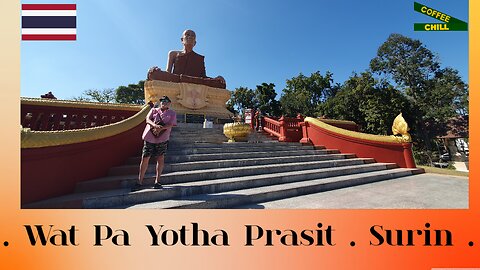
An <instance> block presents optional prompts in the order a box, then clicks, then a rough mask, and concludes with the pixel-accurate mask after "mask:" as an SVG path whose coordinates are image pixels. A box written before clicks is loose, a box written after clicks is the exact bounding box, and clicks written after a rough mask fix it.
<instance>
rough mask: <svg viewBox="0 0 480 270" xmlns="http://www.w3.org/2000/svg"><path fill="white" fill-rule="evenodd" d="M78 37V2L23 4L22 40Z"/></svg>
mask: <svg viewBox="0 0 480 270" xmlns="http://www.w3.org/2000/svg"><path fill="white" fill-rule="evenodd" d="M76 39H77V5H76V4H22V40H76Z"/></svg>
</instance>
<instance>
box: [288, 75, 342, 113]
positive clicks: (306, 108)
mask: <svg viewBox="0 0 480 270" xmlns="http://www.w3.org/2000/svg"><path fill="white" fill-rule="evenodd" d="M337 91H338V85H333V74H332V73H331V72H329V71H327V73H326V74H325V76H322V75H321V74H320V72H319V71H317V72H314V73H312V74H311V75H310V77H306V76H305V75H303V74H302V73H300V75H298V76H297V77H293V78H291V79H290V80H287V82H286V87H285V89H283V94H282V97H281V98H280V104H281V106H282V112H283V113H284V114H286V115H288V116H296V115H297V113H301V114H303V115H307V116H315V115H316V114H317V109H318V106H319V104H321V103H322V102H325V101H326V100H327V99H328V98H330V97H332V96H335V94H336V92H337Z"/></svg>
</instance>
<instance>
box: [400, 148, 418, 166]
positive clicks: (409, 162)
mask: <svg viewBox="0 0 480 270" xmlns="http://www.w3.org/2000/svg"><path fill="white" fill-rule="evenodd" d="M402 146H403V158H404V159H405V165H406V166H407V168H416V167H417V166H416V165H415V159H414V158H413V152H412V144H411V143H404V144H402Z"/></svg>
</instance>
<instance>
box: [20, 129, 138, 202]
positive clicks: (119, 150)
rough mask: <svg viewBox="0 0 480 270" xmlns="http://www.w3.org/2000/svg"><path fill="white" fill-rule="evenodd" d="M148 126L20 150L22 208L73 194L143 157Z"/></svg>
mask: <svg viewBox="0 0 480 270" xmlns="http://www.w3.org/2000/svg"><path fill="white" fill-rule="evenodd" d="M144 127H145V123H143V122H142V123H141V124H139V125H138V126H136V127H135V128H133V129H130V130H128V131H126V132H124V133H121V134H117V135H115V136H112V137H109V138H104V139H100V140H95V141H90V142H83V143H76V144H70V145H63V146H52V147H41V148H29V149H22V150H21V202H22V205H23V204H25V203H30V202H34V201H38V200H43V199H48V198H52V197H56V196H60V195H65V194H69V193H72V192H73V191H74V189H75V185H76V183H78V182H81V181H86V180H90V179H95V178H98V177H103V176H107V174H108V171H109V169H110V168H111V167H113V166H118V165H121V164H123V163H124V162H125V161H126V160H127V159H128V158H129V157H131V156H134V155H140V154H141V149H142V143H143V141H142V139H141V135H142V132H143V129H144Z"/></svg>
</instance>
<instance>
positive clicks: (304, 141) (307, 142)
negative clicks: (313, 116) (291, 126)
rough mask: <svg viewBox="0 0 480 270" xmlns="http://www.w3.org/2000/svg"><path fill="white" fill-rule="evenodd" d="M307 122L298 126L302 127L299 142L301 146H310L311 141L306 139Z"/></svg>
mask: <svg viewBox="0 0 480 270" xmlns="http://www.w3.org/2000/svg"><path fill="white" fill-rule="evenodd" d="M307 125H308V122H301V123H300V126H301V127H302V139H301V140H300V143H301V144H312V141H310V139H309V138H308V133H307Z"/></svg>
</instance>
